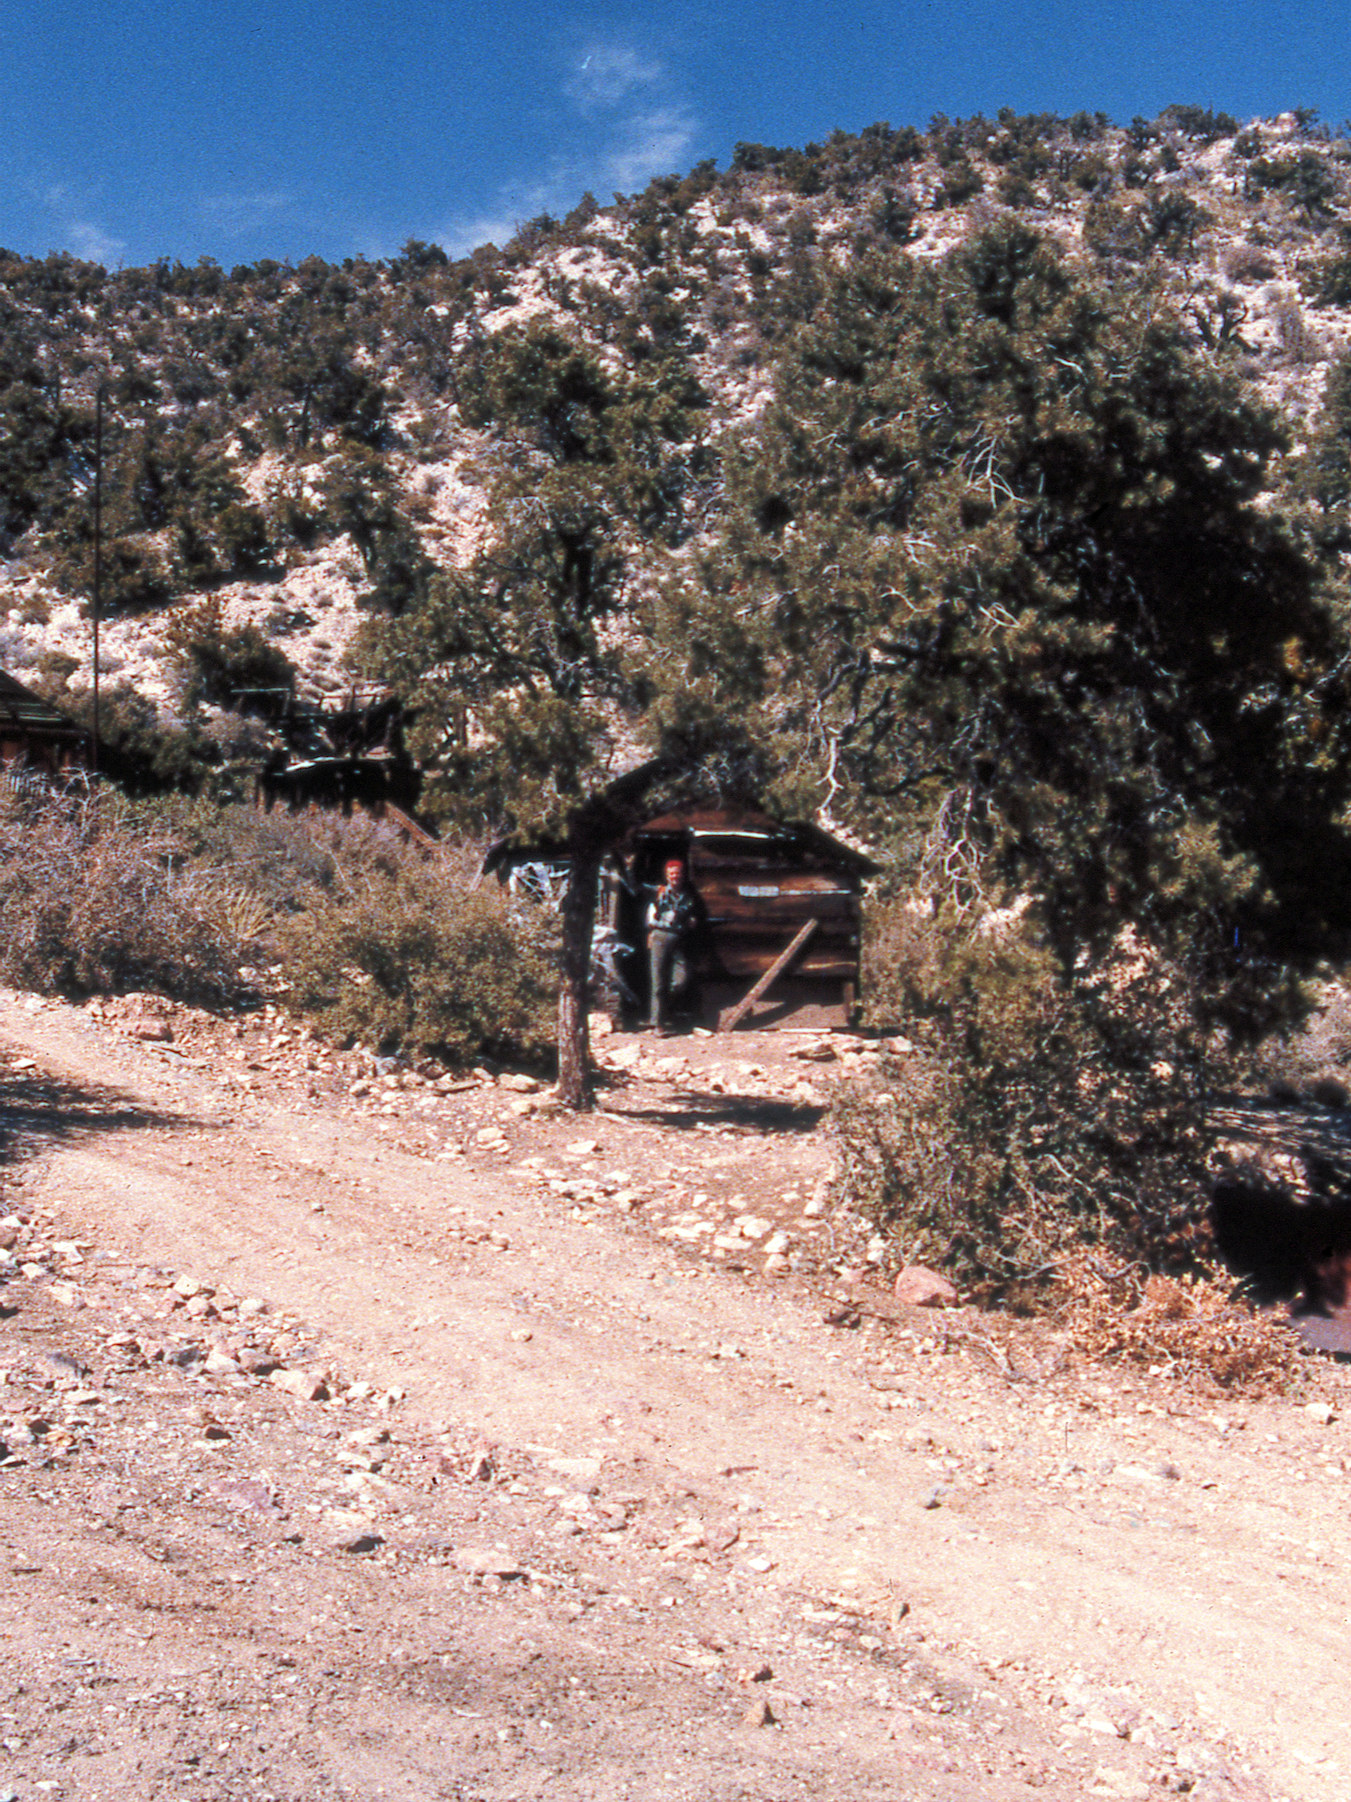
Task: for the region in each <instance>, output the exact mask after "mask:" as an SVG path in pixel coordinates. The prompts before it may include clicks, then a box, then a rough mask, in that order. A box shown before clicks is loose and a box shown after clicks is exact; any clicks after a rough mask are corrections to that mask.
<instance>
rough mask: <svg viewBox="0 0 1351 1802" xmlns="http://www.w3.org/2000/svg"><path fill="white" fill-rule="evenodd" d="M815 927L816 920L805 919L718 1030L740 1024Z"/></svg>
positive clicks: (799, 949)
mask: <svg viewBox="0 0 1351 1802" xmlns="http://www.w3.org/2000/svg"><path fill="white" fill-rule="evenodd" d="M816 927H817V922H816V921H815V920H808V921H807V924H806V925H805V926H804V927H802V929H801V930H800V931H799V932H798V934H797V936H796V937H795V938H794V940H793V942H792V944H791V945H790V946H789V947H788V949H787V950H786V951H784V952H782V953H781V954H780V955H779V956H778V957H776V958H775V959H774V962H773V963H772V964H771V965H770V966H769V968H768V969H767V970H766V971H765V973H764V975H763V976H762V977H761V978H760V980H759V981H758V982H757V983H756V985H755V987H754V988H753V989H752V990H751V992H750V994H749V995H747V996H746V997H745V998H744V1000H741V1001H738V1002H737V1004H736V1006H735V1007H734V1008H733V1009H732V1011H731V1013H730V1014H728V1016H727V1018H726V1020H724V1021H723V1023H722V1025H721V1026H720V1027H719V1028H718V1030H719V1032H731V1031H732V1030H733V1028H734V1027H737V1026H739V1025H740V1024H741V1022H742V1021H743V1020H744V1019H745V1017H746V1015H747V1014H748V1013H749V1012H750V1011H751V1009H752V1008H753V1007H754V1006H755V1004H756V1002H757V1001H758V1000H759V999H760V997H761V996H762V995H763V994H765V993H766V992H767V990H768V989H769V987H770V984H771V983H774V982H777V981H778V979H779V977H780V976H782V975H783V973H784V971H785V970H786V969H787V968H788V966H789V964H791V963H792V961H793V959H794V958H795V957H796V956H797V954H798V952H799V951H801V949H802V947H803V946H804V945H805V944H806V942H807V940H808V939H809V938H810V937H811V936H812V934H813V933H814V932H815V931H816Z"/></svg>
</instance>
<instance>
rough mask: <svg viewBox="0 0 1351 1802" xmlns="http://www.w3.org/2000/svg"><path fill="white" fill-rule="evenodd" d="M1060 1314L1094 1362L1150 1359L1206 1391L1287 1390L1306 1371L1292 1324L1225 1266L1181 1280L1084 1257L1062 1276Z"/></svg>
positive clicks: (1280, 1392)
mask: <svg viewBox="0 0 1351 1802" xmlns="http://www.w3.org/2000/svg"><path fill="white" fill-rule="evenodd" d="M1059 1315H1060V1320H1061V1323H1062V1325H1063V1326H1064V1327H1065V1329H1066V1330H1067V1332H1068V1334H1069V1336H1070V1339H1071V1342H1072V1343H1073V1345H1074V1347H1075V1348H1076V1350H1077V1351H1078V1352H1080V1353H1081V1354H1082V1355H1083V1356H1084V1357H1087V1358H1089V1359H1091V1360H1093V1361H1094V1362H1095V1363H1110V1362H1125V1363H1131V1364H1144V1365H1147V1366H1148V1367H1149V1368H1150V1370H1151V1371H1152V1372H1154V1373H1155V1374H1168V1375H1172V1376H1175V1377H1179V1378H1181V1379H1182V1380H1184V1381H1186V1382H1188V1383H1191V1384H1194V1385H1196V1386H1198V1387H1200V1388H1203V1389H1208V1390H1215V1389H1220V1390H1224V1391H1226V1392H1228V1393H1230V1394H1234V1393H1241V1394H1244V1395H1254V1396H1255V1395H1285V1394H1289V1393H1291V1392H1292V1391H1294V1390H1298V1389H1299V1388H1301V1387H1302V1385H1303V1383H1304V1380H1305V1375H1306V1372H1307V1369H1308V1355H1307V1353H1306V1352H1305V1351H1304V1348H1303V1346H1302V1344H1301V1341H1300V1339H1299V1337H1298V1335H1297V1334H1296V1332H1295V1330H1294V1328H1293V1327H1292V1326H1291V1325H1290V1324H1289V1322H1288V1321H1286V1320H1283V1319H1281V1318H1280V1317H1279V1316H1278V1315H1274V1314H1259V1313H1257V1312H1255V1311H1254V1310H1253V1309H1252V1308H1251V1307H1250V1306H1248V1304H1247V1303H1246V1302H1245V1301H1244V1300H1243V1299H1242V1297H1240V1296H1236V1295H1235V1292H1234V1284H1233V1280H1232V1278H1230V1277H1228V1276H1227V1275H1226V1274H1225V1273H1224V1272H1223V1271H1221V1270H1219V1269H1213V1270H1211V1271H1208V1272H1206V1273H1203V1274H1201V1275H1197V1276H1194V1277H1191V1278H1181V1279H1175V1278H1172V1277H1165V1276H1152V1275H1150V1274H1149V1273H1148V1272H1147V1271H1145V1270H1144V1269H1143V1268H1142V1267H1141V1266H1140V1265H1133V1264H1115V1265H1114V1264H1111V1263H1109V1262H1108V1261H1106V1260H1105V1259H1102V1258H1095V1257H1083V1258H1080V1259H1078V1260H1077V1261H1076V1262H1074V1263H1073V1264H1071V1265H1069V1266H1068V1267H1067V1268H1066V1270H1065V1272H1064V1274H1063V1277H1062V1286H1061V1296H1060V1305H1059Z"/></svg>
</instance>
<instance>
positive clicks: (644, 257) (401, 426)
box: [0, 107, 1351, 715]
mask: <svg viewBox="0 0 1351 1802" xmlns="http://www.w3.org/2000/svg"><path fill="white" fill-rule="evenodd" d="M1008 217H1017V218H1019V219H1021V220H1023V221H1025V222H1026V223H1028V224H1029V225H1030V226H1032V227H1033V229H1034V230H1035V231H1036V232H1037V233H1039V234H1041V235H1043V236H1044V237H1046V238H1048V239H1050V240H1052V241H1053V242H1055V243H1056V244H1058V245H1059V246H1061V247H1062V249H1063V252H1064V254H1065V255H1066V257H1067V258H1068V259H1070V260H1071V261H1072V262H1073V263H1074V264H1075V265H1076V266H1082V267H1084V268H1085V269H1088V270H1091V271H1093V272H1094V273H1095V275H1097V276H1099V277H1101V278H1103V279H1104V280H1105V281H1106V282H1107V283H1109V284H1110V287H1111V291H1112V292H1113V293H1116V294H1121V295H1124V294H1125V293H1127V292H1128V291H1129V292H1130V293H1132V294H1134V295H1135V296H1137V297H1138V296H1139V295H1141V294H1147V295H1151V296H1153V297H1155V302H1154V303H1152V304H1157V305H1159V306H1168V307H1171V308H1173V309H1175V310H1176V311H1177V312H1178V313H1179V315H1180V316H1181V317H1182V318H1183V320H1184V321H1185V322H1186V329H1187V332H1188V334H1189V336H1190V339H1191V341H1192V343H1193V345H1194V348H1195V349H1196V351H1197V353H1198V354H1199V355H1200V356H1202V357H1203V358H1205V359H1207V360H1209V361H1211V362H1214V363H1215V364H1217V365H1221V366H1223V367H1224V368H1225V369H1227V370H1229V371H1232V372H1233V374H1234V375H1235V376H1236V377H1237V378H1239V379H1240V380H1241V381H1242V382H1243V383H1245V384H1248V385H1250V386H1251V387H1252V388H1253V390H1255V392H1256V393H1257V394H1259V395H1260V396H1261V397H1262V398H1263V399H1264V400H1266V401H1267V402H1268V403H1270V404H1271V405H1272V406H1273V407H1274V408H1275V409H1276V410H1277V411H1278V413H1279V414H1280V416H1281V417H1282V419H1283V421H1284V422H1285V425H1286V426H1287V428H1288V430H1289V432H1290V435H1291V440H1292V445H1293V447H1294V448H1296V449H1297V448H1298V447H1299V445H1300V443H1301V442H1302V441H1303V440H1304V439H1305V438H1307V435H1308V432H1309V428H1310V426H1311V423H1312V421H1313V420H1314V418H1315V416H1316V413H1317V409H1318V407H1319V405H1320V402H1321V397H1322V393H1323V389H1324V385H1325V381H1326V377H1327V372H1328V369H1329V367H1330V366H1331V365H1332V363H1333V362H1334V361H1335V360H1336V359H1337V358H1338V357H1339V356H1340V355H1341V354H1342V353H1343V351H1344V349H1345V347H1346V344H1347V341H1348V338H1351V249H1348V243H1347V227H1348V221H1351V147H1348V145H1347V144H1346V143H1345V142H1344V141H1342V140H1341V139H1340V138H1338V137H1336V136H1335V135H1333V134H1331V133H1329V132H1326V131H1324V130H1321V129H1320V128H1318V127H1316V126H1315V125H1314V124H1313V123H1312V122H1311V121H1309V120H1308V119H1306V118H1302V117H1297V116H1295V115H1291V114H1286V115H1282V116H1281V117H1280V118H1278V119H1275V120H1267V121H1256V122H1254V123H1252V124H1249V125H1247V126H1245V127H1243V128H1241V129H1240V127H1239V126H1238V124H1237V122H1235V121H1234V120H1232V119H1228V118H1226V117H1225V116H1223V115H1212V114H1210V113H1208V112H1205V111H1203V110H1202V109H1200V108H1192V107H1174V108H1170V109H1169V110H1168V111H1166V112H1165V113H1164V114H1162V115H1161V116H1160V117H1159V118H1158V119H1157V120H1155V121H1153V122H1144V121H1139V120H1137V121H1135V122H1133V123H1132V124H1131V125H1130V126H1128V127H1118V126H1115V125H1111V124H1109V123H1108V122H1107V121H1106V120H1105V119H1104V118H1103V117H1101V116H1090V115H1087V114H1080V115H1077V116H1075V117H1074V118H1072V119H1068V120H1064V119H1058V118H1054V117H1049V116H1032V117H1017V116H1014V115H1011V114H1001V115H1000V117H999V119H998V120H996V121H989V120H984V119H974V120H966V121H955V122H950V121H946V120H942V119H939V120H936V121H934V122H933V123H932V124H931V126H930V127H929V129H928V130H927V131H923V132H920V131H916V130H914V129H911V128H909V127H902V128H900V129H896V130H893V129H892V128H890V127H889V126H886V125H876V126H873V127H870V128H868V129H867V130H866V131H864V132H862V133H861V134H859V135H857V136H851V135H848V134H844V133H837V134H835V135H834V136H832V138H831V139H830V140H829V141H828V142H827V143H826V144H824V145H808V146H806V147H805V148H803V149H801V150H796V149H793V150H783V149H776V148H772V147H769V146H764V145H754V144H741V145H738V146H737V149H736V153H735V156H734V158H733V161H732V166H731V167H730V168H729V169H728V170H726V171H718V170H717V169H716V168H715V167H714V166H713V165H711V164H701V165H700V166H699V167H697V168H696V169H694V170H692V171H691V172H690V173H688V174H687V175H684V176H683V177H682V176H675V175H673V176H670V177H665V178H662V179H659V180H657V181H654V182H653V183H652V184H651V185H650V186H649V187H648V188H647V189H646V190H645V191H644V192H643V193H641V194H637V195H633V196H628V197H622V196H621V197H616V200H615V202H614V204H613V205H610V206H606V207H601V206H598V205H596V204H595V203H594V202H592V201H591V200H590V198H589V197H588V198H587V200H586V201H584V202H583V204H582V205H580V206H579V207H578V208H577V209H576V210H575V211H574V212H573V213H571V214H569V215H568V217H567V218H566V219H563V220H561V221H559V220H553V219H550V218H547V217H546V218H541V219H537V220H534V221H531V222H529V223H528V224H526V225H524V226H522V227H521V229H520V230H519V231H518V233H517V234H516V236H515V237H514V238H513V239H512V240H511V241H510V242H509V243H507V244H506V245H504V246H502V247H500V248H499V247H496V246H492V245H489V246H486V247H484V248H483V249H481V250H479V251H476V252H475V253H474V254H473V255H472V256H471V257H469V258H467V259H464V260H462V261H460V262H454V263H453V262H451V261H449V260H448V259H447V258H446V256H445V255H444V253H443V252H441V251H440V250H439V249H438V248H436V247H435V246H431V245H425V244H418V243H412V242H410V243H409V244H408V245H407V246H406V247H405V250H404V253H403V254H402V255H401V256H400V257H398V258H396V259H394V260H392V261H390V262H388V263H368V262H364V261H360V260H349V261H347V262H345V263H344V264H343V265H342V266H341V267H339V266H333V265H329V264H327V263H324V262H322V261H320V260H319V259H317V258H312V259H309V260H307V261H305V262H303V263H302V264H300V265H299V267H295V268H292V267H289V266H283V265H279V264H274V263H268V262H266V261H264V262H260V263H258V264H256V265H253V266H246V267H241V268H236V269H234V270H232V271H230V272H226V271H224V270H223V269H220V268H218V267H217V266H216V265H215V264H213V263H210V262H209V261H204V262H202V263H200V264H198V265H197V266H196V267H193V268H186V267H184V266H182V265H181V264H177V263H173V262H170V261H168V260H165V261H162V262H160V263H157V264H155V265H154V266H152V267H150V268H145V269H123V270H118V271H115V272H109V271H105V270H103V269H102V268H100V267H98V266H96V265H92V264H88V263H81V262H79V261H77V260H75V259H73V258H71V257H69V256H67V255H53V256H49V257H47V258H45V259H26V258H21V257H18V256H15V255H12V254H8V253H0V318H2V319H3V324H4V332H3V351H2V352H0V355H2V356H3V370H2V371H0V382H3V392H2V393H0V555H3V558H4V562H3V567H2V570H0V665H3V666H4V667H5V668H7V669H10V670H11V671H14V672H16V673H19V674H20V675H22V676H23V677H24V678H25V679H26V680H30V681H34V682H35V683H36V684H37V685H38V686H41V687H43V688H45V689H46V690H47V691H48V692H50V693H53V694H54V695H56V696H58V697H60V698H62V699H64V700H65V701H66V702H67V703H68V704H76V705H78V704H79V697H80V695H81V693H82V692H83V690H84V689H86V688H87V686H88V681H89V674H88V663H89V629H88V623H87V619H86V607H87V601H86V597H87V593H88V588H89V584H90V579H91V567H90V566H91V550H90V538H91V528H90V511H91V506H90V503H91V484H92V467H93V431H94V425H93V394H94V391H95V388H96V387H97V385H98V384H99V382H100V381H101V382H103V383H104V384H105V386H106V391H107V403H108V412H107V421H106V428H105V457H106V478H105V497H104V504H105V512H104V519H105V535H106V542H107V546H108V549H107V562H106V566H105V596H106V612H107V624H106V629H105V634H104V639H103V643H104V647H105V654H104V655H105V661H104V670H105V676H106V678H107V679H108V681H109V682H110V684H113V685H116V684H119V683H126V684H130V685H131V686H132V687H133V688H134V689H135V690H136V691H137V692H138V693H139V694H140V695H142V696H144V697H147V698H148V699H149V700H151V701H153V702H154V703H155V704H156V706H157V707H158V708H159V709H161V710H162V711H163V712H165V713H166V714H167V715H173V714H174V713H175V712H176V711H181V709H182V701H183V693H184V681H183V648H184V645H185V644H186V643H189V642H190V641H191V640H192V638H193V636H194V634H200V633H201V632H202V631H204V630H209V629H215V630H221V629H224V630H227V631H228V630H230V629H234V628H238V627H239V626H242V625H244V624H246V623H248V624H252V625H254V626H256V627H258V628H259V629H260V631H261V633H262V634H263V635H264V637H265V638H266V639H267V640H268V641H270V642H271V643H272V644H274V645H275V646H277V647H279V648H280V649H281V650H282V651H283V652H284V653H285V655H286V657H287V658H288V659H290V660H291V662H292V663H293V664H294V665H295V666H296V668H297V669H298V670H299V672H300V679H301V686H302V689H303V690H306V691H308V692H309V693H311V694H314V695H323V694H326V693H336V692H339V691H341V690H342V689H343V687H344V685H345V684H346V683H347V682H348V681H349V680H350V671H349V669H348V667H347V666H346V664H345V662H344V653H345V651H346V649H347V647H348V645H349V642H350V641H351V639H352V636H353V633H354V630H355V629H356V627H357V625H358V623H359V622H360V620H361V618H362V617H363V613H365V612H370V611H375V612H381V611H386V612H388V611H395V612H397V611H398V609H399V607H400V605H401V604H402V601H403V600H404V599H405V598H406V597H407V595H408V594H409V592H411V590H412V588H413V587H414V586H415V585H416V584H417V582H418V581H419V580H420V579H421V577H422V575H423V574H424V573H425V571H426V570H427V569H428V568H430V567H445V566H448V565H455V564H458V563H462V562H464V561H465V559H466V558H467V557H468V555H469V554H470V553H471V552H472V550H473V549H474V548H475V547H476V545H477V544H478V543H479V541H480V539H481V536H482V526H483V520H484V513H485V505H486V502H485V496H484V479H485V477H484V470H485V458H486V457H487V456H488V455H489V453H490V451H491V447H492V433H491V429H490V425H489V422H487V421H486V420H485V418H484V413H483V408H482V405H481V396H480V393H479V376H480V372H481V364H482V357H483V350H484V346H485V345H486V344H488V343H490V342H491V340H492V339H493V337H494V336H495V335H496V334H499V333H501V332H502V331H503V329H504V328H506V327H508V326H511V325H519V324H520V323H522V322H523V321H527V320H529V319H532V318H538V317H541V316H546V315H551V316H553V317H554V318H556V319H557V320H558V321H560V322H561V323H562V324H563V325H564V326H565V327H566V329H567V331H568V332H569V333H571V334H573V335H575V336H578V337H580V338H583V339H585V340H586V341H588V342H589V343H591V344H592V345H593V346H595V347H597V348H599V349H600V350H601V351H602V352H603V354H604V356H605V358H606V359H607V360H608V361H609V362H610V363H611V365H612V366H615V367H619V366H623V367H624V368H626V369H628V370H630V371H645V372H649V373H650V372H652V371H653V370H659V371H661V372H662V379H664V380H669V381H670V382H672V383H677V382H678V383H681V384H683V385H684V390H685V392H686V393H687V394H688V395H690V396H692V397H693V399H694V401H695V403H696V405H697V406H698V407H699V408H700V409H701V410H702V417H703V428H702V440H703V443H704V445H705V448H706V450H707V451H708V452H709V453H710V455H709V458H708V463H707V471H708V473H707V474H706V476H705V477H704V480H703V487H702V491H701V493H700V495H699V505H700V513H699V517H700V518H701V519H702V520H703V521H704V522H705V523H706V522H707V521H708V520H709V519H710V518H713V517H716V515H717V512H718V509H719V506H720V503H721V487H720V476H719V472H718V460H717V455H716V453H717V451H718V448H719V446H720V444H721V443H722V442H723V441H724V440H725V439H726V437H727V434H728V433H729V432H731V431H733V430H734V429H736V428H738V427H744V426H745V425H746V423H747V422H750V421H753V420H754V418H755V417H756V415H757V412H758V410H759V409H761V408H762V407H763V406H764V405H765V404H766V402H767V400H768V397H769V395H770V392H771V389H772V385H773V382H774V379H775V373H776V369H777V367H778V363H779V359H780V356H781V354H782V350H783V347H784V346H785V344H786V343H787V342H789V341H790V340H791V339H792V337H793V335H794V334H795V333H796V332H797V331H798V330H799V329H800V328H801V326H802V325H803V323H804V322H805V321H808V320H809V319H811V318H812V317H813V314H814V312H815V310H816V309H817V308H818V307H819V305H820V303H821V301H822V296H823V293H824V291H825V285H826V281H827V278H828V275H829V273H830V271H831V270H832V269H834V268H837V267H839V266H841V265H844V264H846V263H848V262H849V261H850V260H851V259H855V258H857V257H859V256H860V255H862V254H864V253H865V252H866V251H867V250H868V249H869V248H870V247H873V248H875V247H878V246H888V245H890V246H898V245H899V246H903V247H904V249H905V251H906V253H907V255H908V256H910V257H912V258H915V259H922V260H927V261H936V260H938V259H941V258H942V257H943V256H944V255H945V254H946V253H947V252H948V251H950V250H951V249H952V247H953V246H954V245H957V244H959V243H960V242H961V241H963V240H964V239H965V238H967V237H969V236H970V235H971V234H972V233H973V232H975V231H977V230H979V229H981V228H983V227H985V226H988V225H989V224H991V223H992V222H993V221H997V220H999V219H1001V218H1008ZM690 529H691V530H694V531H696V532H697V529H698V526H697V522H696V524H695V525H694V526H692V527H691V528H690ZM204 601H207V602H209V609H208V611H206V612H203V611H201V610H200V609H201V605H202V603H203V602H204ZM194 609H198V611H194Z"/></svg>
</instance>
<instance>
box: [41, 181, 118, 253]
mask: <svg viewBox="0 0 1351 1802" xmlns="http://www.w3.org/2000/svg"><path fill="white" fill-rule="evenodd" d="M23 186H24V188H25V189H26V191H27V192H28V194H30V195H31V197H32V198H33V200H35V201H36V202H38V204H39V205H41V206H42V207H44V208H45V209H46V211H47V213H48V214H49V215H50V223H49V225H48V228H47V229H48V231H49V232H50V234H51V236H50V238H49V240H48V241H49V243H50V244H51V245H52V246H53V247H54V248H56V249H59V250H69V251H71V252H72V253H73V254H74V255H75V256H77V257H79V258H81V259H82V260H83V261H84V262H86V263H105V264H106V263H112V264H116V263H118V262H120V261H121V258H122V253H123V251H124V250H125V249H126V248H127V241H126V239H125V238H119V237H117V236H115V235H114V233H113V232H112V231H110V230H109V228H108V227H107V226H106V225H103V224H101V223H100V222H99V221H98V220H97V219H94V218H91V217H90V212H89V209H90V208H91V207H92V206H93V205H95V204H96V203H97V201H98V198H99V195H98V193H97V191H96V190H95V188H93V187H90V186H86V185H81V184H76V183H73V182H66V181H50V180H42V179H34V180H30V181H26V182H24V183H23Z"/></svg>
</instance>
